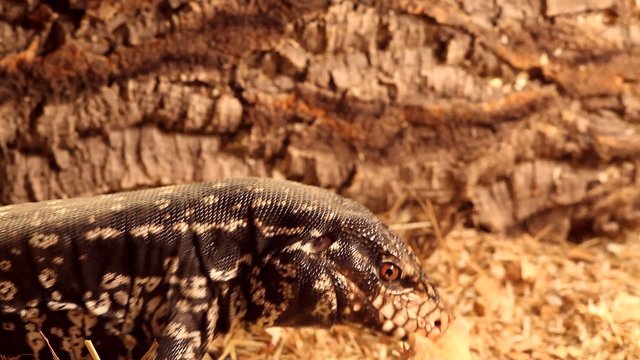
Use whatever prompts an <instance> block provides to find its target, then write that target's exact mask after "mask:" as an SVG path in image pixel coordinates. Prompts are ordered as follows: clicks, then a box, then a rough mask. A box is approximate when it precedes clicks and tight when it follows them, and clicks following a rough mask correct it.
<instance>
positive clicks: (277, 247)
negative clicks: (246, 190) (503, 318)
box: [245, 184, 450, 339]
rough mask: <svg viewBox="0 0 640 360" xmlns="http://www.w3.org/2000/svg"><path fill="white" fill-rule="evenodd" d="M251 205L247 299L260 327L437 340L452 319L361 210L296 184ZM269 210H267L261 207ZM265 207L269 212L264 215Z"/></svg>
mask: <svg viewBox="0 0 640 360" xmlns="http://www.w3.org/2000/svg"><path fill="white" fill-rule="evenodd" d="M287 189H288V190H287V191H286V192H285V193H284V194H278V196H275V197H272V198H277V199H279V200H278V201H267V200H266V199H268V198H269V195H268V194H267V193H264V192H262V194H263V195H261V196H259V197H257V200H255V199H254V201H253V203H254V205H256V204H262V205H265V206H252V213H253V214H252V217H253V218H254V219H253V223H254V224H255V227H256V234H258V235H257V239H256V244H257V247H258V254H259V255H257V259H255V260H254V267H253V269H252V270H251V271H250V274H249V279H248V280H249V281H248V285H247V288H246V289H245V293H246V294H247V296H246V297H247V300H248V306H247V308H248V312H247V314H246V320H249V321H250V322H252V323H257V324H258V325H259V326H274V325H275V326H325V327H329V326H332V325H334V324H349V325H356V326H360V327H363V328H366V329H370V330H373V331H374V332H378V333H383V334H386V335H389V336H392V337H395V338H398V339H406V338H407V336H408V335H409V334H410V333H414V332H417V333H422V334H423V335H427V336H431V337H437V336H439V335H440V334H442V333H443V332H444V331H445V330H446V329H447V327H448V323H449V320H450V318H449V315H448V313H447V311H446V310H445V309H444V307H443V305H442V303H441V302H440V299H439V297H438V292H437V290H436V288H435V286H434V285H433V284H432V283H431V282H430V281H429V279H428V278H427V277H426V275H425V273H424V271H423V269H422V267H421V265H420V263H419V261H418V259H417V257H416V256H415V254H414V253H413V251H412V250H411V249H410V248H409V247H408V246H407V245H406V244H405V242H403V241H402V240H401V239H400V238H399V237H398V236H397V235H395V234H394V233H393V232H392V231H390V230H389V229H388V227H387V226H386V225H384V224H383V223H382V222H381V221H380V220H379V219H378V218H376V216H375V215H373V214H372V213H371V212H370V211H369V210H368V209H366V208H365V207H363V206H362V205H360V204H358V203H356V202H354V201H352V200H348V199H345V198H343V197H340V196H338V195H335V194H334V193H331V192H329V191H327V190H322V189H319V188H315V187H309V186H303V185H299V184H295V185H290V187H288V188H287ZM267 203H268V206H267V205H266V204H267ZM265 207H267V208H265Z"/></svg>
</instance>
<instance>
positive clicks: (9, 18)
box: [0, 0, 640, 237]
mask: <svg viewBox="0 0 640 360" xmlns="http://www.w3.org/2000/svg"><path fill="white" fill-rule="evenodd" d="M585 4H586V5H585ZM3 6H4V7H2V8H0V79H1V81H0V121H1V123H2V126H0V148H1V149H2V152H1V156H0V182H1V183H2V187H1V189H0V201H1V202H3V203H12V202H20V201H27V200H43V199H48V198H54V197H69V196H77V195H86V194H92V193H99V192H113V191H119V190H126V189H133V188H139V187H147V186H155V185H160V184H165V183H176V182H188V181H199V180H205V179H212V178H219V177H229V176H247V175H255V176H276V177H286V178H291V179H296V180H300V181H304V182H307V183H313V184H316V185H320V186H324V187H329V188H333V189H336V190H338V191H340V192H342V193H343V194H345V195H348V196H351V197H353V198H355V199H357V200H359V201H362V202H364V203H365V204H366V205H367V206H369V207H371V208H372V209H374V210H375V211H384V210H385V209H388V208H389V207H391V206H394V204H397V203H398V201H402V202H408V205H409V206H411V205H413V206H418V201H417V199H416V198H420V199H422V200H425V201H430V202H432V204H433V205H434V208H435V209H436V212H437V214H438V216H439V217H440V218H441V221H442V222H443V224H442V225H443V228H444V229H445V230H446V229H448V228H450V227H451V225H452V224H453V223H455V222H456V221H458V220H457V217H466V218H468V219H467V220H468V221H470V222H472V223H475V224H476V225H477V226H480V227H483V228H486V229H490V230H492V231H500V232H503V231H522V230H525V231H530V232H532V233H539V232H541V231H544V232H545V233H546V234H547V236H549V237H566V236H568V235H571V236H574V235H575V236H578V237H579V236H584V235H586V234H590V233H593V232H597V233H606V234H615V233H617V232H619V231H622V230H623V229H625V228H628V227H630V226H634V224H635V223H636V222H637V220H638V205H639V203H640V200H639V199H640V194H638V191H635V190H634V189H635V188H636V187H637V185H638V181H640V180H638V176H637V171H638V170H637V169H638V163H639V162H638V159H639V158H640V133H639V131H638V125H637V124H638V123H639V122H640V81H639V79H640V63H639V61H640V60H638V59H640V25H639V24H640V21H639V20H638V16H637V14H638V8H637V4H634V3H633V2H630V1H626V0H608V1H606V2H602V3H598V4H593V2H581V1H571V2H558V1H546V2H540V1H524V2H518V3H517V4H515V3H512V2H498V3H478V2H473V1H458V2H454V1H448V0H440V1H435V2H433V1H380V2H358V3H357V4H356V2H353V1H348V0H344V1H337V2H331V3H328V2H325V1H313V2H292V1H278V0H269V1H266V2H264V1H263V2H255V1H249V2H244V1H236V0H230V1H226V2H209V1H191V0H183V1H160V0H159V1H152V2H145V4H141V3H139V2H136V1H124V0H123V1H115V2H93V3H91V4H89V3H85V2H78V1H70V2H68V3H60V4H59V5H57V6H52V5H51V3H50V2H44V1H42V2H40V1H37V0H34V1H31V2H28V3H19V2H6V4H4V5H3ZM634 14H635V15H634ZM403 192H404V195H402V193H403ZM407 194H410V195H407ZM419 213H421V212H419ZM423 215H424V214H423ZM423 215H416V216H418V217H420V216H423ZM424 216H426V215H424ZM425 219H426V218H419V219H414V220H425ZM549 229H551V230H549Z"/></svg>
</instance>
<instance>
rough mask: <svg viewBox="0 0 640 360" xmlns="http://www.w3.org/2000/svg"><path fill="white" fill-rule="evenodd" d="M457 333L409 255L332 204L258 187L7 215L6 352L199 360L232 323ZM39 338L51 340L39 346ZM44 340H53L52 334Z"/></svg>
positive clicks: (242, 182) (2, 241) (2, 329)
mask: <svg viewBox="0 0 640 360" xmlns="http://www.w3.org/2000/svg"><path fill="white" fill-rule="evenodd" d="M448 323H449V315H448V314H447V312H446V311H445V310H444V308H443V306H442V304H441V302H440V300H439V298H438V292H437V291H436V288H435V287H434V285H433V284H432V283H431V282H430V280H429V279H428V278H427V276H426V275H425V272H424V271H423V269H422V267H421V266H420V262H419V261H418V259H417V258H416V256H415V255H414V253H413V252H412V251H411V250H410V248H409V247H408V246H407V245H406V244H405V243H404V242H403V241H402V240H401V239H400V238H399V237H398V236H396V235H395V234H394V233H393V232H391V231H390V230H389V229H388V228H387V226H385V225H384V224H383V223H382V222H381V221H380V220H378V219H377V218H376V217H375V216H374V215H373V214H372V213H371V212H370V211H369V210H367V209H366V208H365V207H364V206H362V205H360V204H358V203H357V202H355V201H352V200H348V199H346V198H343V197H341V196H339V195H336V194H334V193H333V192H331V191H328V190H324V189H320V188H317V187H312V186H306V185H302V184H298V183H294V182H288V181H277V180H270V179H259V178H248V179H232V180H224V181H214V182H204V183H198V184H188V185H176V186H169V187H161V188H155V189H149V190H138V191H132V192H124V193H116V194H110V195H100V196H94V197H87V198H75V199H67V200H54V201H46V202H40V203H27V204H19V205H12V206H6V207H0V355H4V356H8V357H15V356H20V355H27V354H28V355H30V356H27V358H36V359H37V358H40V359H43V358H46V359H48V358H51V353H50V351H49V348H48V345H47V343H46V342H45V338H44V337H46V339H47V340H48V341H49V342H50V345H51V347H52V348H53V349H54V350H55V351H56V353H57V355H58V356H60V357H61V358H70V359H87V358H89V355H88V353H87V350H86V348H85V346H84V344H83V341H84V340H85V339H89V340H91V341H92V342H93V344H94V346H95V347H96V349H97V351H98V353H99V354H100V355H101V356H102V357H103V358H133V359H139V358H140V357H141V356H142V355H143V354H145V353H146V352H147V350H148V348H149V346H150V345H151V344H152V343H153V342H154V341H157V342H158V344H157V345H158V346H157V348H156V350H155V358H158V359H198V358H202V357H203V356H204V354H205V351H206V347H207V345H208V344H209V343H210V341H212V339H214V338H215V337H216V336H218V335H220V334H224V333H226V332H228V331H229V330H230V328H232V326H235V325H236V324H239V325H242V324H245V325H257V326H264V327H269V326H318V327H330V326H332V325H334V324H352V325H357V326H360V327H364V328H366V329H370V330H373V331H375V332H379V333H383V334H387V335H390V336H393V337H396V338H399V339H404V338H406V337H407V336H408V334H410V333H413V332H418V333H422V334H423V335H438V334H441V333H443V332H444V331H445V330H446V328H447V326H448ZM40 332H42V334H41V333H40ZM43 335H44V337H43Z"/></svg>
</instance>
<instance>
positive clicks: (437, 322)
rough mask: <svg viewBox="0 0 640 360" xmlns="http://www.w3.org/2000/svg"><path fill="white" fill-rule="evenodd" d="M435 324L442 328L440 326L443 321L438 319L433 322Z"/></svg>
mask: <svg viewBox="0 0 640 360" xmlns="http://www.w3.org/2000/svg"><path fill="white" fill-rule="evenodd" d="M433 325H434V326H435V327H437V328H440V326H442V321H440V320H436V321H434V322H433Z"/></svg>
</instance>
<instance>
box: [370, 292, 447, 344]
mask: <svg viewBox="0 0 640 360" xmlns="http://www.w3.org/2000/svg"><path fill="white" fill-rule="evenodd" d="M371 304H372V305H373V307H374V308H376V309H377V310H378V314H379V315H380V318H381V322H382V331H383V332H384V333H386V334H388V335H390V336H393V337H396V338H399V339H406V338H407V336H408V335H409V334H410V333H417V334H420V335H423V336H426V337H428V338H430V339H432V340H435V339H437V338H439V337H440V336H441V335H442V334H444V333H445V331H446V330H447V328H448V327H449V323H450V322H451V316H450V315H449V313H448V312H447V311H446V310H445V309H444V308H443V307H442V305H441V304H440V303H439V302H438V301H437V300H435V299H433V298H429V297H423V296H418V295H416V294H415V293H413V292H407V293H403V294H397V295H392V294H384V293H381V294H379V295H378V296H377V297H376V298H375V299H374V300H373V301H372V303H371Z"/></svg>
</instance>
